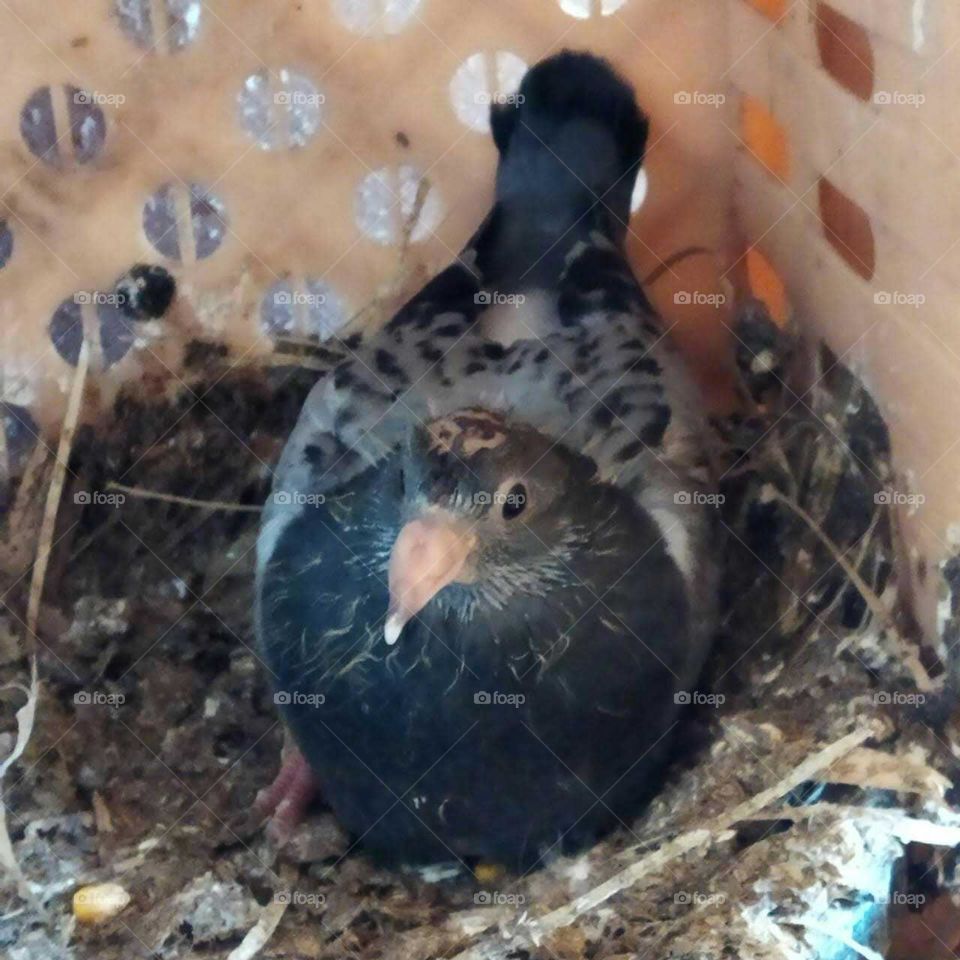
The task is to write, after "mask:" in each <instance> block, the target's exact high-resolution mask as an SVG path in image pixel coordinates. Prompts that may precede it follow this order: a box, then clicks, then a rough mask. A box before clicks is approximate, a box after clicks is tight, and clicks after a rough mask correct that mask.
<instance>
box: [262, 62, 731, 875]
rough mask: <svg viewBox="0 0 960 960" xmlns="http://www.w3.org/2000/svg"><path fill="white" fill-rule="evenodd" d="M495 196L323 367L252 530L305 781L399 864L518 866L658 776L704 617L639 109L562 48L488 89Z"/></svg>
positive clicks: (702, 486)
mask: <svg viewBox="0 0 960 960" xmlns="http://www.w3.org/2000/svg"><path fill="white" fill-rule="evenodd" d="M491 122H492V129H493V137H494V140H495V142H496V145H497V148H498V150H499V168H498V171H497V180H496V198H495V202H494V205H493V208H492V210H491V211H490V212H489V214H488V215H487V217H486V219H485V220H484V222H483V223H482V225H481V226H480V228H479V230H478V231H477V233H476V234H475V235H474V237H473V238H472V239H471V240H470V242H469V243H468V244H467V246H466V248H465V249H464V250H463V252H462V253H461V254H460V256H459V257H458V259H457V261H456V262H455V263H453V264H452V265H451V266H449V267H448V268H447V269H445V270H444V271H443V272H442V273H440V274H439V275H438V276H436V277H435V278H434V279H433V280H432V281H430V282H429V283H428V284H427V285H426V286H425V287H424V288H423V289H422V290H421V291H420V292H419V293H418V294H417V295H416V296H415V297H414V298H413V299H412V300H411V301H410V302H409V303H407V304H406V305H405V306H404V307H403V308H402V309H401V310H400V312H399V313H398V314H397V315H396V316H395V317H394V318H393V319H392V320H391V321H390V322H389V323H388V324H387V325H386V326H385V327H384V328H383V329H382V330H381V331H380V332H379V333H378V334H377V335H375V336H373V337H372V338H370V339H369V340H367V341H365V342H359V341H358V340H357V339H354V340H348V341H346V342H345V344H344V346H345V347H346V348H347V350H348V351H349V357H348V358H347V359H345V360H343V362H342V363H340V364H339V365H338V366H337V367H336V369H335V370H334V371H333V372H332V374H331V375H329V376H327V377H325V378H324V379H321V380H320V381H319V382H318V384H317V385H316V386H315V387H314V389H313V391H312V393H311V394H310V396H309V398H308V399H307V401H306V403H305V405H304V408H303V410H302V412H301V415H300V419H299V422H298V424H297V426H296V428H295V430H294V431H293V433H292V435H291V437H290V439H289V442H288V443H287V445H286V448H285V450H284V453H283V455H282V458H281V461H280V464H279V466H278V468H277V471H276V475H275V480H274V486H273V493H272V495H271V497H270V499H269V502H268V504H267V505H266V509H265V513H264V519H263V526H262V529H261V533H260V538H259V542H258V573H257V621H258V631H259V640H260V644H261V649H262V652H263V656H264V659H265V661H266V663H267V665H268V667H269V669H270V671H271V672H272V674H273V681H274V685H275V690H276V693H275V700H276V702H277V703H279V704H280V705H281V711H282V714H283V718H284V720H285V722H286V724H287V725H288V727H289V729H290V731H291V732H292V735H293V739H294V740H295V742H296V744H297V746H298V747H299V753H296V752H295V753H294V755H293V758H292V759H291V760H290V762H288V764H287V765H286V766H285V768H284V769H283V770H282V771H281V775H280V777H279V778H278V781H277V783H276V784H275V785H274V787H273V788H271V790H270V791H268V792H267V793H266V794H265V795H264V797H263V798H262V799H263V801H264V806H265V807H266V808H268V809H269V808H271V807H277V806H278V805H279V810H278V816H281V815H284V816H287V817H288V818H290V817H291V816H292V814H293V813H294V812H295V808H297V809H298V808H299V807H301V806H302V805H303V802H304V800H305V798H306V797H307V795H308V794H309V782H310V780H311V779H312V780H313V781H315V782H316V783H317V785H318V787H319V789H320V790H321V792H322V794H323V796H324V797H325V799H326V801H327V802H328V803H329V804H330V806H331V807H332V808H333V810H334V812H335V814H336V815H337V816H338V818H339V819H340V821H341V822H342V824H343V825H344V826H345V827H346V828H347V829H348V830H349V831H351V832H352V834H353V835H354V836H355V838H356V840H357V841H358V842H359V843H361V844H362V845H363V847H365V848H366V849H367V850H369V851H371V852H373V853H374V854H376V855H379V856H380V857H381V858H383V859H385V860H388V861H392V862H395V863H399V864H411V865H412V864H421V865H422V864H427V863H436V862H437V861H451V860H454V861H461V862H471V861H472V858H480V859H484V860H487V861H491V862H496V863H499V864H503V865H506V866H516V867H529V866H532V865H534V864H536V863H537V862H538V861H540V860H541V859H542V858H543V857H544V856H545V855H546V854H547V852H548V851H550V850H571V849H575V848H576V847H578V846H581V845H583V844H585V843H588V842H590V841H592V840H593V839H594V838H595V837H596V836H597V835H599V834H601V833H602V832H604V831H606V830H608V829H610V828H611V827H612V826H615V825H616V824H617V823H623V822H627V821H628V820H629V818H630V817H631V816H633V815H634V814H635V813H636V812H637V810H638V808H639V807H640V805H641V804H642V803H643V802H644V800H646V799H649V797H650V795H651V793H652V792H653V791H655V790H656V789H657V787H658V786H659V784H660V783H661V782H662V770H663V766H664V763H665V761H666V759H667V758H668V756H669V750H670V744H671V734H672V733H673V731H674V729H675V727H676V726H677V723H678V715H679V711H680V709H681V707H680V706H678V704H680V703H682V702H683V701H684V699H685V698H684V697H683V696H678V695H677V694H678V693H679V692H681V691H684V690H687V689H689V687H690V684H691V683H693V682H694V681H695V679H696V677H697V674H698V672H699V670H700V667H701V665H702V662H703V660H704V657H705V654H706V651H707V646H708V643H709V639H710V636H711V621H712V615H713V606H714V593H715V581H716V576H715V551H714V550H713V548H712V540H713V537H714V525H713V522H712V520H711V514H712V513H715V511H712V510H711V509H710V508H709V507H708V506H707V504H708V503H709V502H710V499H711V498H710V493H711V490H712V486H711V481H710V478H709V471H708V465H707V457H706V454H705V450H706V447H705V441H704V433H705V426H704V424H705V420H704V414H703V410H702V405H701V401H700V398H699V396H698V394H697V391H696V389H695V388H694V387H693V385H692V383H691V381H690V380H689V379H688V377H687V375H686V373H685V371H684V369H683V367H682V366H681V363H680V361H679V359H678V358H677V356H676V355H675V354H674V353H673V351H672V350H671V348H670V347H669V346H668V344H667V342H666V341H665V339H664V331H663V330H662V329H661V327H660V326H659V325H658V321H657V318H656V316H655V313H654V311H653V309H652V307H651V305H650V303H649V302H648V300H647V298H646V296H645V295H644V292H643V290H642V289H641V287H640V286H639V284H638V283H637V281H636V279H635V278H634V276H633V274H632V273H631V270H630V268H629V265H628V264H627V262H626V260H625V257H624V252H623V242H624V237H625V233H626V229H627V226H626V225H627V221H628V218H629V215H630V199H631V193H632V190H633V187H634V182H635V179H636V175H637V171H638V170H639V168H640V164H641V162H642V158H643V151H644V146H645V142H646V137H647V129H648V125H647V120H646V118H645V117H644V116H643V115H642V114H641V112H640V111H639V109H638V107H637V105H636V102H635V100H634V96H633V93H632V91H631V90H630V88H629V87H628V86H627V85H626V84H625V83H624V82H623V81H622V80H621V79H620V78H619V77H618V76H617V75H616V74H615V73H614V72H613V70H612V69H611V68H610V66H609V65H608V64H607V63H605V62H604V61H603V60H600V59H598V58H596V57H594V56H592V55H588V54H584V53H574V52H570V51H565V52H562V53H560V54H558V55H556V56H553V57H551V58H550V59H547V60H544V61H543V62H541V63H539V64H538V65H536V66H535V67H533V68H532V69H531V70H530V71H529V72H528V73H527V75H526V77H525V78H524V80H523V83H522V85H521V87H520V90H519V93H518V95H517V96H516V97H514V98H510V102H509V103H505V104H498V105H496V106H495V107H494V108H493V111H492V117H491Z"/></svg>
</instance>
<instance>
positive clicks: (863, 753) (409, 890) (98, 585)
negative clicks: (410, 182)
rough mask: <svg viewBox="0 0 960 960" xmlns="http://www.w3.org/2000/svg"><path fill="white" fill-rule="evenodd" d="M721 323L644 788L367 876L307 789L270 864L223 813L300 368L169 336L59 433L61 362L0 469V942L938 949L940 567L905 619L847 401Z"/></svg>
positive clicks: (747, 316) (806, 951)
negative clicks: (702, 644) (703, 539)
mask: <svg viewBox="0 0 960 960" xmlns="http://www.w3.org/2000/svg"><path fill="white" fill-rule="evenodd" d="M737 337H738V344H739V346H738V355H737V362H738V368H739V370H740V373H741V378H742V383H743V399H744V404H743V410H744V412H743V413H741V414H740V415H738V416H736V417H731V418H728V419H726V420H724V421H723V422H719V423H717V424H716V433H717V441H718V442H717V467H718V470H719V472H720V474H721V475H722V476H723V482H722V497H721V498H720V499H722V501H723V502H722V503H720V504H719V505H718V509H720V510H721V511H722V516H723V526H724V528H725V530H726V533H727V536H726V546H725V550H726V561H727V562H726V568H727V578H726V582H725V584H724V592H723V611H724V613H723V619H722V624H721V630H720V636H719V638H718V640H717V643H716V647H715V650H714V653H713V655H712V657H711V660H710V662H709V664H708V667H707V670H706V673H705V675H704V678H703V680H702V682H701V685H700V689H698V690H696V691H687V692H686V696H687V699H688V701H689V708H688V716H687V717H686V718H685V723H684V729H685V735H684V738H683V742H682V743H681V744H680V745H678V759H677V762H676V763H675V764H674V765H673V767H672V768H671V770H670V773H669V775H668V779H667V782H666V783H665V785H664V787H663V789H662V791H661V792H660V793H659V794H658V796H657V797H656V799H655V800H654V801H653V803H652V804H651V805H650V807H649V808H648V809H647V811H646V812H645V813H644V815H643V816H642V817H641V818H640V819H639V820H638V821H637V822H635V823H632V824H624V825H623V826H622V827H621V828H620V829H618V830H617V831H616V832H615V833H613V834H612V835H611V836H609V837H608V838H607V839H605V840H604V841H603V842H601V843H600V844H598V845H597V846H595V847H594V848H592V849H591V850H589V851H587V852H585V853H583V854H581V855H580V856H578V857H573V858H561V859H557V860H555V861H553V862H552V863H551V864H550V865H549V866H548V867H546V868H544V869H541V870H539V871H537V872H534V873H531V874H529V875H527V876H523V877H516V876H510V875H507V874H504V873H502V872H501V871H499V870H498V868H497V867H496V866H495V865H484V866H483V867H481V868H479V869H478V871H477V874H476V875H475V876H465V875H461V876H458V877H454V878H452V879H448V880H445V881H443V882H440V883H437V882H428V881H427V880H425V879H423V878H422V877H419V876H414V875H406V874H401V873H395V872H390V871H385V870H383V869H381V868H379V867H378V866H377V865H376V864H374V863H372V862H370V861H369V860H367V859H366V858H365V857H364V856H363V855H362V853H361V852H359V851H357V850H356V849H353V848H352V847H351V844H350V840H349V838H348V837H346V836H345V835H344V834H343V832H342V831H341V830H340V828H339V827H338V825H337V823H336V822H335V820H334V819H333V817H332V815H331V814H330V813H329V812H327V811H323V810H320V811H317V812H316V813H315V815H314V816H313V817H312V818H311V819H310V821H309V822H308V823H307V824H305V825H304V827H303V828H302V829H301V830H300V831H299V832H298V833H297V834H296V836H295V837H294V838H293V840H292V842H291V843H290V845H289V846H288V847H286V848H284V849H283V850H281V851H279V852H278V851H276V850H274V849H272V848H271V847H270V846H269V844H268V842H267V840H266V838H265V836H264V833H263V830H262V826H261V824H259V823H257V822H256V821H254V820H252V819H251V816H250V814H249V813H248V811H249V810H250V808H251V803H252V800H253V797H254V795H255V793H256V792H257V790H258V789H259V788H261V787H262V786H264V785H265V784H266V783H267V782H269V779H270V778H271V776H272V774H273V772H274V771H275V769H276V766H277V763H278V760H279V755H280V748H281V744H282V731H281V728H280V726H279V724H278V719H277V716H276V714H275V712H274V707H273V703H272V699H271V696H270V692H269V690H268V686H267V682H266V676H265V673H264V671H262V670H261V669H260V668H259V665H258V663H257V658H256V656H255V654H254V652H253V650H252V643H253V631H252V627H251V622H250V607H251V582H252V558H253V554H252V550H253V546H254V540H255V536H256V528H257V524H258V516H257V511H258V507H259V504H261V503H262V502H263V500H264V499H265V496H266V493H267V487H268V481H269V465H270V464H272V463H273V462H274V461H275V460H276V457H277V455H278V453H279V451H280V448H281V446H282V443H283V441H284V439H285V437H286V436H287V434H288V433H289V431H290V429H291V427H292V425H293V422H294V420H295V418H296V415H297V412H298V410H299V407H300V405H301V403H302V401H303V399H304V397H305V395H306V392H307V390H308V389H309V387H310V385H311V384H312V382H313V381H314V380H315V379H316V377H317V376H318V375H322V373H321V372H318V370H319V371H322V369H323V367H324V366H325V362H326V361H325V359H324V357H322V356H321V355H318V354H317V353H316V352H312V353H310V362H304V363H301V364H297V365H290V366H279V365H272V366H270V367H269V368H267V369H263V368H258V369H252V368H247V369H236V368H232V367H231V366H230V363H229V358H227V357H224V356H223V355H222V352H221V351H218V350H217V349H214V348H211V347H209V346H206V345H196V347H195V349H194V350H193V356H192V367H191V368H189V369H190V370H191V375H192V382H191V384H190V387H191V389H190V390H189V391H186V392H182V393H180V394H179V395H177V396H176V397H173V398H166V399H164V398H160V399H157V398H154V399H152V400H150V401H145V400H143V399H135V398H134V397H133V396H132V395H127V394H121V396H120V397H119V398H118V399H117V401H116V405H115V408H114V410H113V411H112V412H111V415H110V416H109V417H107V418H104V422H103V423H101V424H98V425H96V426H94V427H90V428H81V429H77V430H75V424H76V409H77V405H78V404H79V399H80V396H81V395H82V390H83V382H82V381H83V377H84V364H83V363H82V362H81V364H80V366H79V367H78V374H77V379H78V384H79V385H78V386H77V388H76V390H75V394H76V398H77V402H76V404H75V405H74V406H73V408H72V409H73V415H72V416H73V419H72V423H69V422H68V428H67V429H65V430H64V437H62V438H61V445H60V451H59V453H60V461H61V465H60V466H57V465H55V464H54V465H51V461H50V459H49V458H48V457H46V456H44V455H43V454H42V453H39V454H37V455H36V456H35V457H34V459H33V460H32V461H31V463H30V464H29V465H28V467H27V470H26V472H25V474H24V476H23V478H22V480H21V481H20V486H19V489H18V490H16V491H14V492H13V493H12V495H11V499H10V503H11V504H12V506H11V509H10V511H9V513H8V515H7V518H6V526H5V529H4V531H3V536H4V539H3V544H2V550H0V578H2V580H3V583H2V587H3V591H4V596H5V598H6V599H5V601H4V602H5V604H6V606H5V607H3V608H0V670H2V671H3V675H4V676H5V677H6V678H9V680H10V681H11V682H17V683H18V684H19V687H18V689H14V690H7V691H6V692H5V696H6V700H5V701H4V704H3V706H4V711H3V717H4V724H5V726H4V730H5V731H6V732H4V733H2V734H0V741H2V743H0V746H2V747H3V749H0V756H7V757H9V758H14V759H15V760H16V761H17V762H15V763H14V762H13V760H8V761H7V762H6V763H5V764H4V765H3V766H2V767H0V777H3V794H2V797H3V805H2V808H3V809H4V810H5V817H6V823H5V825H4V823H3V822H2V821H0V827H2V828H3V829H2V830H0V864H2V865H3V866H4V867H5V868H6V874H5V875H6V876H7V877H8V878H9V879H10V881H11V882H10V883H9V884H7V886H6V887H5V888H4V889H3V891H2V894H0V913H2V916H0V947H2V949H3V950H4V952H5V955H7V956H9V957H11V960H41V958H42V960H55V958H73V957H88V956H89V957H97V958H99V960H113V958H117V960H119V958H129V957H131V956H144V957H147V956H149V957H162V958H176V957H185V956H188V955H194V952H195V951H196V952H202V953H203V955H204V956H208V957H211V958H230V960H246V958H251V957H254V956H256V955H258V954H260V955H262V956H265V957H290V958H293V957H311V958H326V957H330V958H333V957H337V958H341V957H344V956H349V957H357V958H361V957H364V958H365V957H371V958H372V957H377V958H394V957H395V958H414V957H457V958H461V960H463V958H472V960H480V958H484V960H494V958H501V957H502V958H507V957H530V958H532V957H542V958H544V960H547V958H550V960H566V958H579V957H590V958H596V960H606V958H615V957H628V956H636V955H639V956H657V957H668V956H669V957H675V958H691V960H692V958H719V957H726V956H740V957H764V958H766V957H769V958H793V960H797V958H814V957H824V958H829V957H847V956H851V955H859V956H862V957H868V958H878V957H880V956H889V957H898V956H899V957H915V956H920V955H922V956H926V957H931V958H934V957H936V956H937V955H938V954H937V953H936V951H937V950H941V951H942V953H941V955H942V956H944V957H947V956H952V955H953V954H952V953H951V952H950V946H951V945H953V944H956V943H957V942H958V940H960V934H958V927H960V924H958V921H957V917H958V915H960V914H958V911H957V909H956V907H955V904H956V903H960V895H958V890H957V885H956V878H955V875H954V857H953V848H955V847H957V846H958V845H960V816H958V815H957V814H956V813H954V812H952V810H951V800H954V801H955V795H956V789H955V787H954V783H955V782H956V772H957V770H956V768H957V761H956V756H957V755H958V751H957V745H958V730H957V726H956V722H955V720H956V718H955V717H953V718H952V717H951V714H950V705H951V703H950V697H951V695H952V692H953V689H954V687H953V684H952V682H951V676H952V674H951V664H950V662H949V659H948V656H947V645H948V643H949V639H950V637H956V635H957V634H956V631H957V629H958V624H960V619H958V618H960V596H958V595H957V594H956V593H952V592H950V590H949V586H950V584H951V582H952V583H954V584H956V583H958V582H960V576H958V571H960V564H958V562H956V561H950V562H948V563H947V564H946V565H945V567H944V570H943V571H937V572H929V573H928V575H929V576H939V575H941V574H942V575H943V577H944V590H945V593H944V598H945V603H944V606H943V610H944V616H943V634H942V636H940V637H934V638H931V637H924V636H923V635H922V633H921V631H920V629H919V627H918V626H917V624H916V623H915V622H914V620H913V619H912V617H911V615H910V609H909V603H908V597H907V596H906V595H905V592H904V590H902V589H901V586H900V585H901V584H902V583H903V582H904V581H905V578H904V577H902V576H900V575H899V574H900V573H902V571H903V569H904V566H903V565H904V564H906V563H908V562H909V560H908V558H907V557H906V556H905V553H904V550H903V548H902V545H901V544H900V540H899V537H898V534H897V530H896V527H895V524H894V514H893V512H892V511H891V510H890V509H889V507H888V505H887V504H886V502H885V500H886V499H887V498H886V497H885V492H886V491H887V490H889V489H890V486H891V484H892V483H893V482H894V477H893V473H892V467H891V461H890V447H889V440H888V437H887V432H886V429H885V427H884V424H883V420H882V418H881V417H880V415H879V413H878V411H877V407H876V405H875V404H874V402H873V401H872V399H871V398H870V396H869V394H868V393H867V391H866V390H865V389H864V387H863V385H862V384H861V383H860V382H859V381H858V380H857V379H856V377H855V376H854V375H853V374H852V373H851V372H850V371H849V370H847V369H845V368H844V367H843V366H842V365H840V364H838V363H837V362H836V360H835V359H834V358H833V357H831V356H830V355H829V353H828V352H827V351H826V350H825V349H823V348H821V347H818V346H811V345H803V344H800V343H799V342H798V341H796V340H795V339H794V338H792V337H791V336H789V335H788V334H786V333H784V332H782V331H779V330H778V329H777V328H776V327H775V326H773V325H772V324H771V323H770V322H769V320H768V319H767V317H766V315H765V313H764V312H763V310H762V308H761V307H759V305H757V304H753V303H750V304H746V305H745V306H744V308H743V309H742V310H741V311H740V313H739V320H738V329H737ZM238 441H239V442H238ZM67 457H69V470H65V469H63V464H64V463H65V462H66V458H67ZM38 544H39V546H38ZM35 558H36V559H35ZM31 569H32V571H33V573H32V576H31ZM41 591H42V592H41ZM24 638H26V639H24ZM31 661H33V662H35V664H36V671H35V673H34V674H33V676H32V679H31V668H30V664H31ZM38 677H39V679H38ZM15 710H17V712H16V713H15V712H14V711H15ZM8 768H9V769H8ZM921 935H922V936H921ZM923 938H925V939H923ZM951 938H952V939H951ZM918 945H919V946H918Z"/></svg>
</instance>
